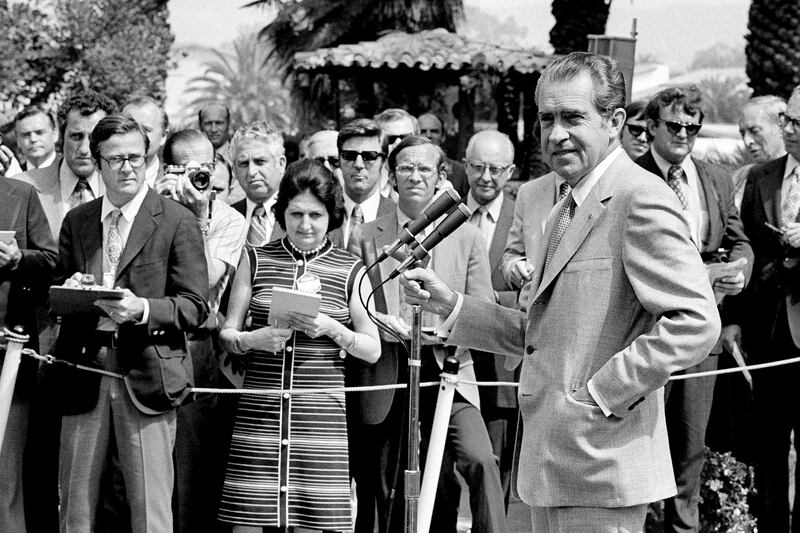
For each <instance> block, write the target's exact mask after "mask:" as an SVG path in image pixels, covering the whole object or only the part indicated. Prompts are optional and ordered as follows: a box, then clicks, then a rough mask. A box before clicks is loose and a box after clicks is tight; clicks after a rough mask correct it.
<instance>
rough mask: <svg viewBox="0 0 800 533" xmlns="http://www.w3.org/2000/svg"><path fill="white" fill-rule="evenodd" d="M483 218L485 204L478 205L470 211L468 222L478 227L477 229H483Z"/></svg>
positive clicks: (484, 215) (484, 216)
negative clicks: (470, 215)
mask: <svg viewBox="0 0 800 533" xmlns="http://www.w3.org/2000/svg"><path fill="white" fill-rule="evenodd" d="M485 218H486V207H485V206H479V207H478V209H476V210H475V211H474V212H473V213H472V217H471V218H470V222H472V223H473V224H475V225H476V226H477V227H478V229H479V230H483V226H484V219H485Z"/></svg>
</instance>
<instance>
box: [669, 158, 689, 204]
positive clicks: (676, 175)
mask: <svg viewBox="0 0 800 533" xmlns="http://www.w3.org/2000/svg"><path fill="white" fill-rule="evenodd" d="M685 181H686V173H685V172H684V171H683V169H682V168H681V167H680V166H679V165H672V166H671V167H669V171H668V172H667V184H668V185H669V186H670V188H671V189H672V190H673V191H675V194H676V195H677V196H678V200H679V201H680V203H681V207H683V210H684V211H687V210H688V209H689V202H687V201H686V196H685V195H684V194H683V184H684V182H685Z"/></svg>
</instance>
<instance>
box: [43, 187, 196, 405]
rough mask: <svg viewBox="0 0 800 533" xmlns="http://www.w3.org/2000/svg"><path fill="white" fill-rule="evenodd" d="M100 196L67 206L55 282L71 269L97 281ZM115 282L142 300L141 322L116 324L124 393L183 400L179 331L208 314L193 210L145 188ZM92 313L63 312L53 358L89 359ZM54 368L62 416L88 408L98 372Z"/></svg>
mask: <svg viewBox="0 0 800 533" xmlns="http://www.w3.org/2000/svg"><path fill="white" fill-rule="evenodd" d="M101 208H102V198H98V199H96V200H93V201H91V202H88V203H86V204H83V205H82V206H79V207H76V208H75V209H73V210H71V211H69V212H68V213H67V216H66V217H65V218H64V224H63V227H62V230H61V238H60V240H59V255H60V263H59V280H63V279H64V278H66V277H68V276H71V275H72V274H74V273H75V272H84V273H91V274H94V275H95V278H96V279H103V276H102V268H103V266H102V263H103V242H102V241H103V227H102V222H101V220H100V213H101ZM115 286H119V287H123V288H129V289H130V290H131V291H132V292H133V293H134V294H135V295H136V296H138V297H140V298H146V299H147V301H148V304H149V306H150V315H149V318H148V321H147V323H146V324H142V325H136V324H131V323H126V324H123V325H120V326H119V331H118V340H117V360H118V363H119V371H120V373H122V374H123V375H125V382H126V386H127V387H128V391H129V393H130V395H131V399H132V400H133V401H134V403H136V404H137V407H139V409H140V410H142V411H143V412H145V413H148V412H163V411H166V410H169V409H171V408H173V407H175V406H177V405H179V404H180V402H181V401H182V400H183V399H184V397H185V396H186V394H187V391H186V389H187V387H190V386H191V385H192V363H191V360H190V358H189V356H188V355H187V351H186V335H185V334H186V332H187V331H192V330H194V329H196V328H197V327H199V326H200V325H201V324H202V323H203V321H204V320H205V319H206V318H207V316H208V303H207V302H208V272H207V268H206V260H205V255H204V248H203V239H202V236H201V235H200V230H199V229H198V227H197V222H196V221H195V219H194V215H193V214H192V213H191V212H190V211H189V210H188V209H186V208H185V207H183V206H181V205H180V204H178V203H177V202H174V201H173V200H171V199H169V198H166V197H164V196H160V195H158V194H157V193H156V192H155V191H153V190H152V189H148V191H147V194H146V196H145V198H144V201H143V202H142V205H141V207H140V209H139V212H138V214H137V215H136V218H135V219H134V221H133V224H132V226H131V231H130V235H129V236H128V240H127V242H126V244H125V248H124V249H123V250H122V255H121V256H120V259H119V264H118V266H117V278H116V281H115ZM98 320H99V314H96V315H73V316H65V317H63V320H62V325H61V331H60V334H59V337H58V340H57V341H56V348H55V352H56V353H55V355H56V357H57V358H59V359H64V360H67V361H72V362H79V363H82V364H87V365H92V364H95V365H96V363H97V361H96V356H97V353H98V351H99V350H100V346H99V344H98V342H97V340H96V339H97V335H96V333H95V331H96V329H97V324H98ZM61 370H62V371H63V372H62V375H59V374H56V376H55V378H54V379H55V381H56V382H57V383H58V386H60V387H62V388H65V389H67V390H65V392H64V395H63V396H62V397H61V398H62V402H61V404H60V407H61V409H62V412H63V413H64V414H76V413H81V412H86V411H89V410H91V409H92V408H93V407H94V406H95V404H96V403H97V393H98V384H99V377H97V374H89V373H87V372H80V371H76V372H67V371H66V370H67V369H61Z"/></svg>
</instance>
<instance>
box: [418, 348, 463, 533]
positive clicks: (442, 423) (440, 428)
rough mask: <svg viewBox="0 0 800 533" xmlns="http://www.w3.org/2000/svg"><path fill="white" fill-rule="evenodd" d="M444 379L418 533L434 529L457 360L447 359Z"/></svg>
mask: <svg viewBox="0 0 800 533" xmlns="http://www.w3.org/2000/svg"><path fill="white" fill-rule="evenodd" d="M441 376H442V381H441V383H440V384H439V395H438V396H437V398H436V412H435V413H434V415H433V428H432V429H431V435H430V437H429V438H428V457H427V459H425V475H424V476H422V491H421V492H420V495H419V502H420V503H419V531H418V533H428V530H429V529H430V527H431V517H432V516H433V502H434V501H435V500H436V487H437V486H438V485H439V472H440V470H441V469H442V455H443V454H444V445H445V441H446V440H447V427H448V425H449V424H450V412H451V411H452V410H453V395H454V394H455V392H456V385H457V384H458V359H456V358H455V357H448V358H447V359H446V360H445V362H444V365H443V368H442V374H441Z"/></svg>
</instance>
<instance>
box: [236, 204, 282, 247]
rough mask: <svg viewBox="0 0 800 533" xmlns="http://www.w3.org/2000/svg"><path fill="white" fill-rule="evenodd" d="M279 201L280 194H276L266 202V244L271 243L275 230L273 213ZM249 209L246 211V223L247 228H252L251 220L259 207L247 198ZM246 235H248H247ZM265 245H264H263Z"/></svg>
mask: <svg viewBox="0 0 800 533" xmlns="http://www.w3.org/2000/svg"><path fill="white" fill-rule="evenodd" d="M277 199H278V194H277V193H275V194H273V195H272V197H271V198H269V199H268V200H266V201H265V202H264V212H265V215H266V216H265V217H264V229H265V230H266V237H265V238H266V242H269V240H270V237H271V236H272V231H273V230H274V229H275V213H273V212H272V206H274V205H275V201H276V200H277ZM246 204H247V209H246V211H245V217H244V219H245V221H246V222H247V228H248V229H249V228H250V219H251V218H252V217H253V211H254V210H255V208H256V206H257V205H258V204H257V203H255V202H254V201H252V200H251V199H250V198H246ZM245 235H246V234H245ZM262 244H264V243H262Z"/></svg>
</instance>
